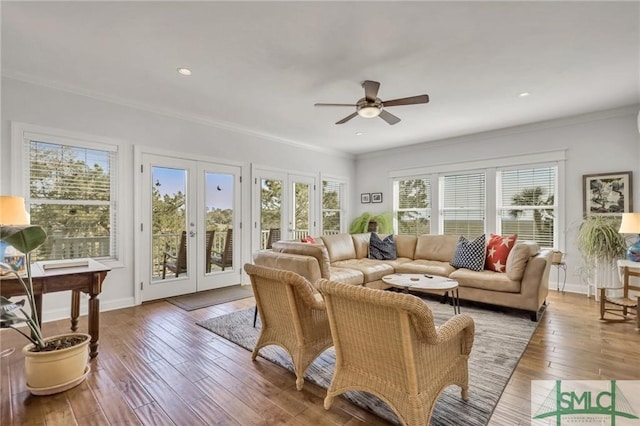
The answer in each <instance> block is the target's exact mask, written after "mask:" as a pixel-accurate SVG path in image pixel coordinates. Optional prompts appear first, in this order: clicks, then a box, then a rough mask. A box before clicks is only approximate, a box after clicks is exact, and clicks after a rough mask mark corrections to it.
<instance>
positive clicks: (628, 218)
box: [618, 213, 640, 234]
mask: <svg viewBox="0 0 640 426" xmlns="http://www.w3.org/2000/svg"><path fill="white" fill-rule="evenodd" d="M618 232H619V233H621V234H640V213H623V214H622V223H620V230H619V231H618Z"/></svg>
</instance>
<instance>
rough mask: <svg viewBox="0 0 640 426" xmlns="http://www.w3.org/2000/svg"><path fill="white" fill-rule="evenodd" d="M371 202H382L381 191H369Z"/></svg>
mask: <svg viewBox="0 0 640 426" xmlns="http://www.w3.org/2000/svg"><path fill="white" fill-rule="evenodd" d="M371 202H372V203H381V202H382V192H373V193H371Z"/></svg>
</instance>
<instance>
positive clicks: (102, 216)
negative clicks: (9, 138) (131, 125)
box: [23, 133, 118, 260]
mask: <svg viewBox="0 0 640 426" xmlns="http://www.w3.org/2000/svg"><path fill="white" fill-rule="evenodd" d="M23 142H24V143H23V162H24V175H23V176H24V178H25V184H26V188H28V194H26V195H27V200H28V201H27V204H28V206H29V210H30V214H31V223H32V224H37V225H40V226H42V227H43V228H44V230H45V231H46V233H47V241H46V242H45V243H44V244H43V245H42V246H41V247H40V248H39V249H38V250H37V252H36V253H35V256H36V258H37V259H38V260H51V259H75V258H87V257H89V258H98V259H112V260H117V258H118V242H117V238H116V236H117V232H116V230H117V212H116V208H117V205H116V198H117V197H116V195H117V194H116V188H117V185H116V183H117V181H116V180H117V176H118V147H117V146H116V145H107V144H96V143H91V142H89V141H87V142H86V143H84V142H81V141H76V140H74V141H72V142H69V141H68V140H62V139H60V140H56V137H54V136H47V137H39V136H38V135H30V134H28V133H25V137H24V141H23Z"/></svg>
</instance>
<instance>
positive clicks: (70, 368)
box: [22, 333, 91, 395]
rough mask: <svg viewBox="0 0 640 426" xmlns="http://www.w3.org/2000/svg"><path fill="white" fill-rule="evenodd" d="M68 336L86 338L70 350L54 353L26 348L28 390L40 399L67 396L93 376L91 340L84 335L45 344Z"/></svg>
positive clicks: (25, 360) (24, 351)
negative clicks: (51, 395)
mask: <svg viewBox="0 0 640 426" xmlns="http://www.w3.org/2000/svg"><path fill="white" fill-rule="evenodd" d="M66 335H74V336H84V337H85V338H86V339H85V341H84V342H82V343H80V344H78V345H76V346H72V347H70V348H65V349H60V350H57V351H51V352H31V349H32V348H33V346H34V345H33V344H29V345H27V346H25V347H24V348H22V353H23V354H24V368H25V377H26V379H27V388H28V389H29V390H30V391H31V393H33V394H36V395H50V394H54V393H58V392H63V391H65V390H67V389H70V388H72V387H74V386H76V385H78V384H80V383H82V381H83V380H84V379H85V378H86V376H87V373H88V372H89V369H88V366H87V360H88V356H89V342H90V341H91V336H89V335H88V334H84V333H69V334H59V335H57V336H51V337H48V338H46V339H44V340H45V342H47V341H50V340H55V339H56V338H60V337H62V336H66Z"/></svg>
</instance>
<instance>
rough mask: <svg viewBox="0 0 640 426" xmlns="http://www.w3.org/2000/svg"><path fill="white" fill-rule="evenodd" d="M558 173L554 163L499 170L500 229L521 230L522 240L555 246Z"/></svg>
mask: <svg viewBox="0 0 640 426" xmlns="http://www.w3.org/2000/svg"><path fill="white" fill-rule="evenodd" d="M556 176H557V167H555V166H552V167H529V168H521V169H513V170H509V169H505V170H498V171H497V175H496V180H497V183H496V186H497V189H498V194H497V195H498V196H497V197H496V200H497V203H498V206H497V221H496V226H497V228H498V232H499V233H501V234H504V235H507V234H518V239H519V240H529V241H536V242H537V243H538V244H539V245H540V247H546V248H551V247H554V246H555V244H554V241H555V237H554V235H555V233H556V228H557V226H556V220H557V219H556V218H557V217H558V214H557V208H558V207H557V204H556V199H557V197H556V180H557V177H556Z"/></svg>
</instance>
